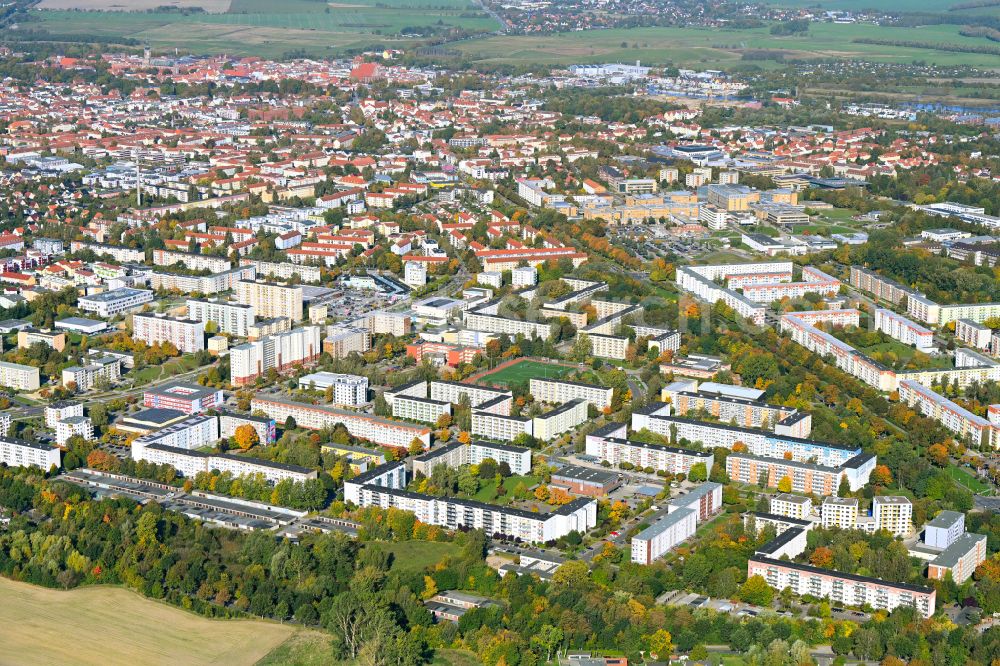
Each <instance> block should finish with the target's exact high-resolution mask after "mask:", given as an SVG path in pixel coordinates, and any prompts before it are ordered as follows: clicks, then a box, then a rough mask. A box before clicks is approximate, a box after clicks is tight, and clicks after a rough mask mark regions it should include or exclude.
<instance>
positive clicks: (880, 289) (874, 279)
mask: <svg viewBox="0 0 1000 666" xmlns="http://www.w3.org/2000/svg"><path fill="white" fill-rule="evenodd" d="M850 282H851V286H852V287H854V288H856V289H860V290H861V291H865V292H868V293H869V294H872V295H874V296H875V297H876V298H878V299H881V300H883V301H888V302H889V303H892V304H893V305H899V304H900V303H902V302H903V301H904V300H906V299H907V298H908V297H909V296H911V295H919V292H918V291H916V290H915V289H910V288H909V287H906V286H904V285H902V284H900V283H898V282H896V281H895V280H891V279H889V278H886V277H882V276H881V275H879V274H878V273H876V272H874V271H870V270H868V269H867V268H863V267H861V266H851V277H850Z"/></svg>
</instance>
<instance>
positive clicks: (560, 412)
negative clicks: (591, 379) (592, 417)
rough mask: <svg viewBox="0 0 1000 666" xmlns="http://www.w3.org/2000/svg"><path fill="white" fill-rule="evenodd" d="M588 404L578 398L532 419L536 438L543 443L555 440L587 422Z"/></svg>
mask: <svg viewBox="0 0 1000 666" xmlns="http://www.w3.org/2000/svg"><path fill="white" fill-rule="evenodd" d="M587 411H588V410H587V403H586V402H585V401H584V400H582V399H580V398H577V399H575V400H570V401H569V402H564V403H563V404H561V405H559V406H558V407H556V408H555V409H553V410H552V411H549V412H546V413H545V414H540V415H538V416H536V417H534V418H532V420H531V421H532V431H533V432H534V436H535V437H537V438H538V439H540V440H542V441H543V442H547V441H549V440H551V439H555V438H556V437H558V436H559V435H561V434H563V433H564V432H568V431H570V430H572V429H573V428H576V427H577V426H578V425H580V424H582V423H584V422H586V421H587Z"/></svg>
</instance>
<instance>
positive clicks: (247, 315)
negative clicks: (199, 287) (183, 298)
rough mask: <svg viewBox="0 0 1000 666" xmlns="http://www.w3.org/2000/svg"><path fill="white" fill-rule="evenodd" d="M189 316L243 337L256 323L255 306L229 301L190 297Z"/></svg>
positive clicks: (188, 302) (224, 331) (222, 330)
mask: <svg viewBox="0 0 1000 666" xmlns="http://www.w3.org/2000/svg"><path fill="white" fill-rule="evenodd" d="M187 310H188V313H187V316H188V318H189V319H193V320H195V321H200V322H201V323H202V324H207V323H209V322H212V323H214V324H215V325H216V326H217V327H218V329H219V332H221V333H228V334H230V335H235V336H238V337H241V338H245V337H246V336H247V328H248V327H250V326H253V325H254V323H256V316H255V315H254V311H253V307H252V306H250V305H243V304H242V303H230V302H228V301H209V300H199V299H195V298H189V299H188V300H187Z"/></svg>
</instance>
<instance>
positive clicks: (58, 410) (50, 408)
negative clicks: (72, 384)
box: [45, 400, 83, 430]
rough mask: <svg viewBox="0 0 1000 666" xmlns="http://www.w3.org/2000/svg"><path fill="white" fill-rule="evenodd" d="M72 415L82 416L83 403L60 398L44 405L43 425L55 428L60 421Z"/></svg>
mask: <svg viewBox="0 0 1000 666" xmlns="http://www.w3.org/2000/svg"><path fill="white" fill-rule="evenodd" d="M74 416H83V403H82V402H72V401H70V400H60V401H59V402H53V403H52V404H50V405H46V406H45V427H46V428H50V429H52V430H55V428H56V424H57V423H59V422H60V421H62V420H64V419H68V418H72V417H74Z"/></svg>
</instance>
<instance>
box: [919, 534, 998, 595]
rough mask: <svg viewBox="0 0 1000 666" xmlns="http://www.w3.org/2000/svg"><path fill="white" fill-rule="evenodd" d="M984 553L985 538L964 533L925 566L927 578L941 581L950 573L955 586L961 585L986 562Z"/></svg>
mask: <svg viewBox="0 0 1000 666" xmlns="http://www.w3.org/2000/svg"><path fill="white" fill-rule="evenodd" d="M986 553H987V551H986V536H985V535H983V534H971V533H968V532H966V533H965V534H962V535H961V536H959V537H958V538H957V539H955V540H954V541H953V542H952V543H951V544H949V545H948V547H947V548H945V549H944V550H943V551H941V553H940V554H939V555H938V556H937V557H935V558H934V559H933V560H932V561H931V562H930V564H928V565H927V577H928V578H930V579H933V580H942V579H944V578H945V576H947V575H948V574H949V573H950V574H951V578H952V580H954V581H955V584H957V585H961V584H962V583H964V582H965V581H967V580H969V578H970V577H971V576H972V574H973V573H974V572H975V570H976V567H978V566H979V565H980V564H982V563H983V562H984V561H985V560H986Z"/></svg>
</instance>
